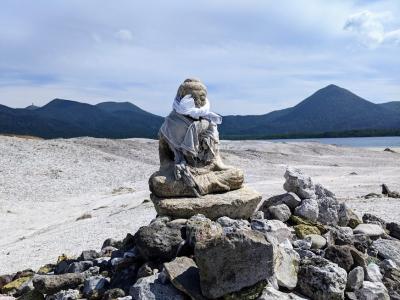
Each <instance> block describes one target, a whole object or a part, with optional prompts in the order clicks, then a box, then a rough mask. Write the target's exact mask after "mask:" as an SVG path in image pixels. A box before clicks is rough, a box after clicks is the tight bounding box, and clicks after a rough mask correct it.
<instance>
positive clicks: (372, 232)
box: [353, 224, 385, 238]
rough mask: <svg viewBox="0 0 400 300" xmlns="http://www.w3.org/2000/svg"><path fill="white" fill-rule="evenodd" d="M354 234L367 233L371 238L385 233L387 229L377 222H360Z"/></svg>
mask: <svg viewBox="0 0 400 300" xmlns="http://www.w3.org/2000/svg"><path fill="white" fill-rule="evenodd" d="M353 232H354V234H365V235H368V236H369V237H370V238H378V237H380V236H383V235H384V234H385V231H384V230H383V228H382V227H381V226H380V225H377V224H360V225H358V226H357V227H356V228H354V230H353Z"/></svg>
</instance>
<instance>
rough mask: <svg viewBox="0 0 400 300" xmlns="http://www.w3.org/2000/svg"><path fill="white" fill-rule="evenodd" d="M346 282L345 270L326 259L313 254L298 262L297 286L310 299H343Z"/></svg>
mask: <svg viewBox="0 0 400 300" xmlns="http://www.w3.org/2000/svg"><path fill="white" fill-rule="evenodd" d="M346 283H347V273H346V271H345V270H344V269H342V268H340V267H339V266H338V265H337V264H334V263H332V262H330V261H328V260H327V259H324V258H322V257H319V256H314V257H311V258H307V259H305V260H302V261H301V263H300V269H299V273H298V283H297V287H298V289H299V291H300V292H301V293H302V294H304V295H305V296H307V297H310V298H311V299H315V300H319V299H332V300H336V299H340V300H341V299H344V292H345V288H346Z"/></svg>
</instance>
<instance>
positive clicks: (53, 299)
mask: <svg viewBox="0 0 400 300" xmlns="http://www.w3.org/2000/svg"><path fill="white" fill-rule="evenodd" d="M78 299H81V294H80V292H79V291H78V290H71V289H70V290H66V291H59V292H58V293H56V294H54V295H49V296H47V297H46V300H78Z"/></svg>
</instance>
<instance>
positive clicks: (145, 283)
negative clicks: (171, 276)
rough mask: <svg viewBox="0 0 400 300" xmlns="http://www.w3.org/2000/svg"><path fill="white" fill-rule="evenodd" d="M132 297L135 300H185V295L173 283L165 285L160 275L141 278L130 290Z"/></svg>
mask: <svg viewBox="0 0 400 300" xmlns="http://www.w3.org/2000/svg"><path fill="white" fill-rule="evenodd" d="M129 294H130V296H132V298H133V299H135V300H158V299H165V300H185V299H186V297H185V295H184V294H183V293H182V292H180V291H179V290H177V289H176V288H175V287H174V286H173V285H172V284H171V283H165V284H163V283H162V282H161V280H160V279H159V274H155V275H152V276H148V277H143V278H140V279H139V280H138V281H137V282H136V283H135V284H134V285H133V286H132V287H131V289H130V291H129Z"/></svg>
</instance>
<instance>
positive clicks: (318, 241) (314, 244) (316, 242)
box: [306, 234, 326, 249]
mask: <svg viewBox="0 0 400 300" xmlns="http://www.w3.org/2000/svg"><path fill="white" fill-rule="evenodd" d="M306 238H309V239H311V248H312V249H322V248H324V247H325V246H326V239H325V238H324V237H323V236H321V235H319V234H309V235H306Z"/></svg>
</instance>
